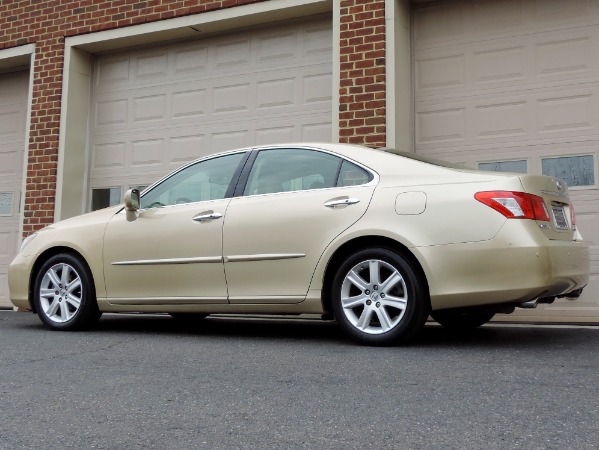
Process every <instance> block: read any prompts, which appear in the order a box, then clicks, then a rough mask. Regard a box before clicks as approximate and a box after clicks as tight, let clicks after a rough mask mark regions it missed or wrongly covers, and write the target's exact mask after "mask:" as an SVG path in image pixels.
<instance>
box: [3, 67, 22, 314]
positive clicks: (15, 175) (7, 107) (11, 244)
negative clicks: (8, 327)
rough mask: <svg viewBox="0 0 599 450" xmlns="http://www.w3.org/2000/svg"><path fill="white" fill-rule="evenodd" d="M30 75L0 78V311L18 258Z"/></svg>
mask: <svg viewBox="0 0 599 450" xmlns="http://www.w3.org/2000/svg"><path fill="white" fill-rule="evenodd" d="M28 85H29V73H27V72H16V73H11V74H5V75H0V307H6V306H10V305H11V304H10V301H9V292H8V281H7V271H8V265H9V264H10V261H11V260H12V258H13V257H14V256H15V254H16V250H17V243H18V232H19V217H20V216H19V202H20V198H21V192H20V191H21V184H22V180H23V159H24V151H25V150H24V149H25V125H26V111H27V97H28V96H27V89H28Z"/></svg>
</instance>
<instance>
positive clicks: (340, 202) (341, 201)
mask: <svg viewBox="0 0 599 450" xmlns="http://www.w3.org/2000/svg"><path fill="white" fill-rule="evenodd" d="M356 203H360V200H359V199H357V198H353V197H344V198H334V199H332V200H329V201H328V202H325V204H324V206H326V207H327V208H337V207H338V206H348V205H355V204H356Z"/></svg>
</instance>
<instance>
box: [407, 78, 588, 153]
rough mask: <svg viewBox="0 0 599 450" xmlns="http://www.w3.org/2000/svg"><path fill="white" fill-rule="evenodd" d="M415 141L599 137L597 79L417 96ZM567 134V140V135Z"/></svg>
mask: <svg viewBox="0 0 599 450" xmlns="http://www.w3.org/2000/svg"><path fill="white" fill-rule="evenodd" d="M415 122H416V144H417V145H418V146H419V149H421V150H423V151H425V150H426V149H427V147H430V148H434V147H436V146H438V145H439V144H441V143H443V144H444V145H449V146H454V147H456V146H469V145H483V144H484V143H485V142H487V141H492V142H494V143H499V142H522V141H526V142H527V143H529V144H538V143H541V142H554V141H555V140H556V139H562V140H564V139H566V140H567V141H570V140H574V141H576V140H579V139H580V138H581V136H584V139H585V140H589V139H593V140H596V139H599V83H598V85H597V86H596V87H589V88H584V89H580V88H579V87H578V85H574V86H572V85H570V86H562V87H554V88H540V89H535V90H527V91H525V92H517V93H509V92H504V93H502V94H501V95H498V94H494V95H478V96H464V97H462V98H461V99H457V98H455V97H453V96H451V97H449V96H438V97H437V99H436V100H431V99H422V100H417V101H416V111H415ZM568 138H570V139H568Z"/></svg>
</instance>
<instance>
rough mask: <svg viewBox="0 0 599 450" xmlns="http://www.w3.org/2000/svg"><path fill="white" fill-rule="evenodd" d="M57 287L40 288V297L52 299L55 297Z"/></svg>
mask: <svg viewBox="0 0 599 450" xmlns="http://www.w3.org/2000/svg"><path fill="white" fill-rule="evenodd" d="M54 291H55V289H40V297H42V298H45V299H48V300H50V299H51V298H53V297H54Z"/></svg>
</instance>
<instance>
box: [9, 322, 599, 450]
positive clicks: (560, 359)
mask: <svg viewBox="0 0 599 450" xmlns="http://www.w3.org/2000/svg"><path fill="white" fill-rule="evenodd" d="M0 341H1V342H2V347H1V348H0V410H1V415H0V448H2V449H20V448H36V449H38V448H44V449H64V448H78V449H83V448H86V449H87V448H101V449H113V448H114V449H125V448H127V449H136V448H156V449H191V448H222V449H231V448H247V449H259V448H277V449H283V448H293V449H294V448H338V449H341V448H343V449H347V448H351V449H354V448H355V449H365V448H373V449H382V448H401V449H408V448H423V449H428V448H477V449H478V448H485V449H487V448H489V449H494V448H498V449H504V448H505V449H512V448H514V449H515V448H521V449H525V448H526V449H532V448H560V449H561V448H576V449H591V448H597V447H598V446H599V328H592V327H587V328H567V327H537V326H498V325H491V326H485V327H482V328H481V329H479V330H477V331H476V332H474V333H472V334H470V335H468V336H456V335H452V334H450V333H448V332H447V331H445V330H444V329H442V328H441V327H438V326H436V325H432V324H431V325H427V326H426V327H425V329H424V331H423V333H422V335H421V337H420V339H419V340H418V341H416V342H414V343H413V344H411V345H409V346H404V347H396V348H369V347H361V346H357V345H354V344H353V343H351V342H348V341H347V340H345V338H344V337H343V336H342V335H341V334H340V333H339V331H338V330H337V328H336V326H335V325H334V324H333V323H323V322H314V321H265V320H252V321H242V320H239V319H223V318H216V319H215V318H212V319H207V320H205V321H203V322H202V323H201V324H199V325H198V326H195V327H187V328H186V327H181V326H180V325H178V324H177V323H176V322H175V321H174V320H171V319H170V318H168V317H167V316H118V315H105V316H104V317H103V318H102V320H101V321H100V322H99V324H98V326H97V327H96V328H95V329H94V330H93V331H89V332H79V333H64V332H62V333H61V332H51V331H48V330H46V329H45V328H43V327H42V326H41V324H40V322H39V320H38V319H37V318H36V317H35V316H33V315H31V314H27V313H14V312H9V311H4V312H0Z"/></svg>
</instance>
